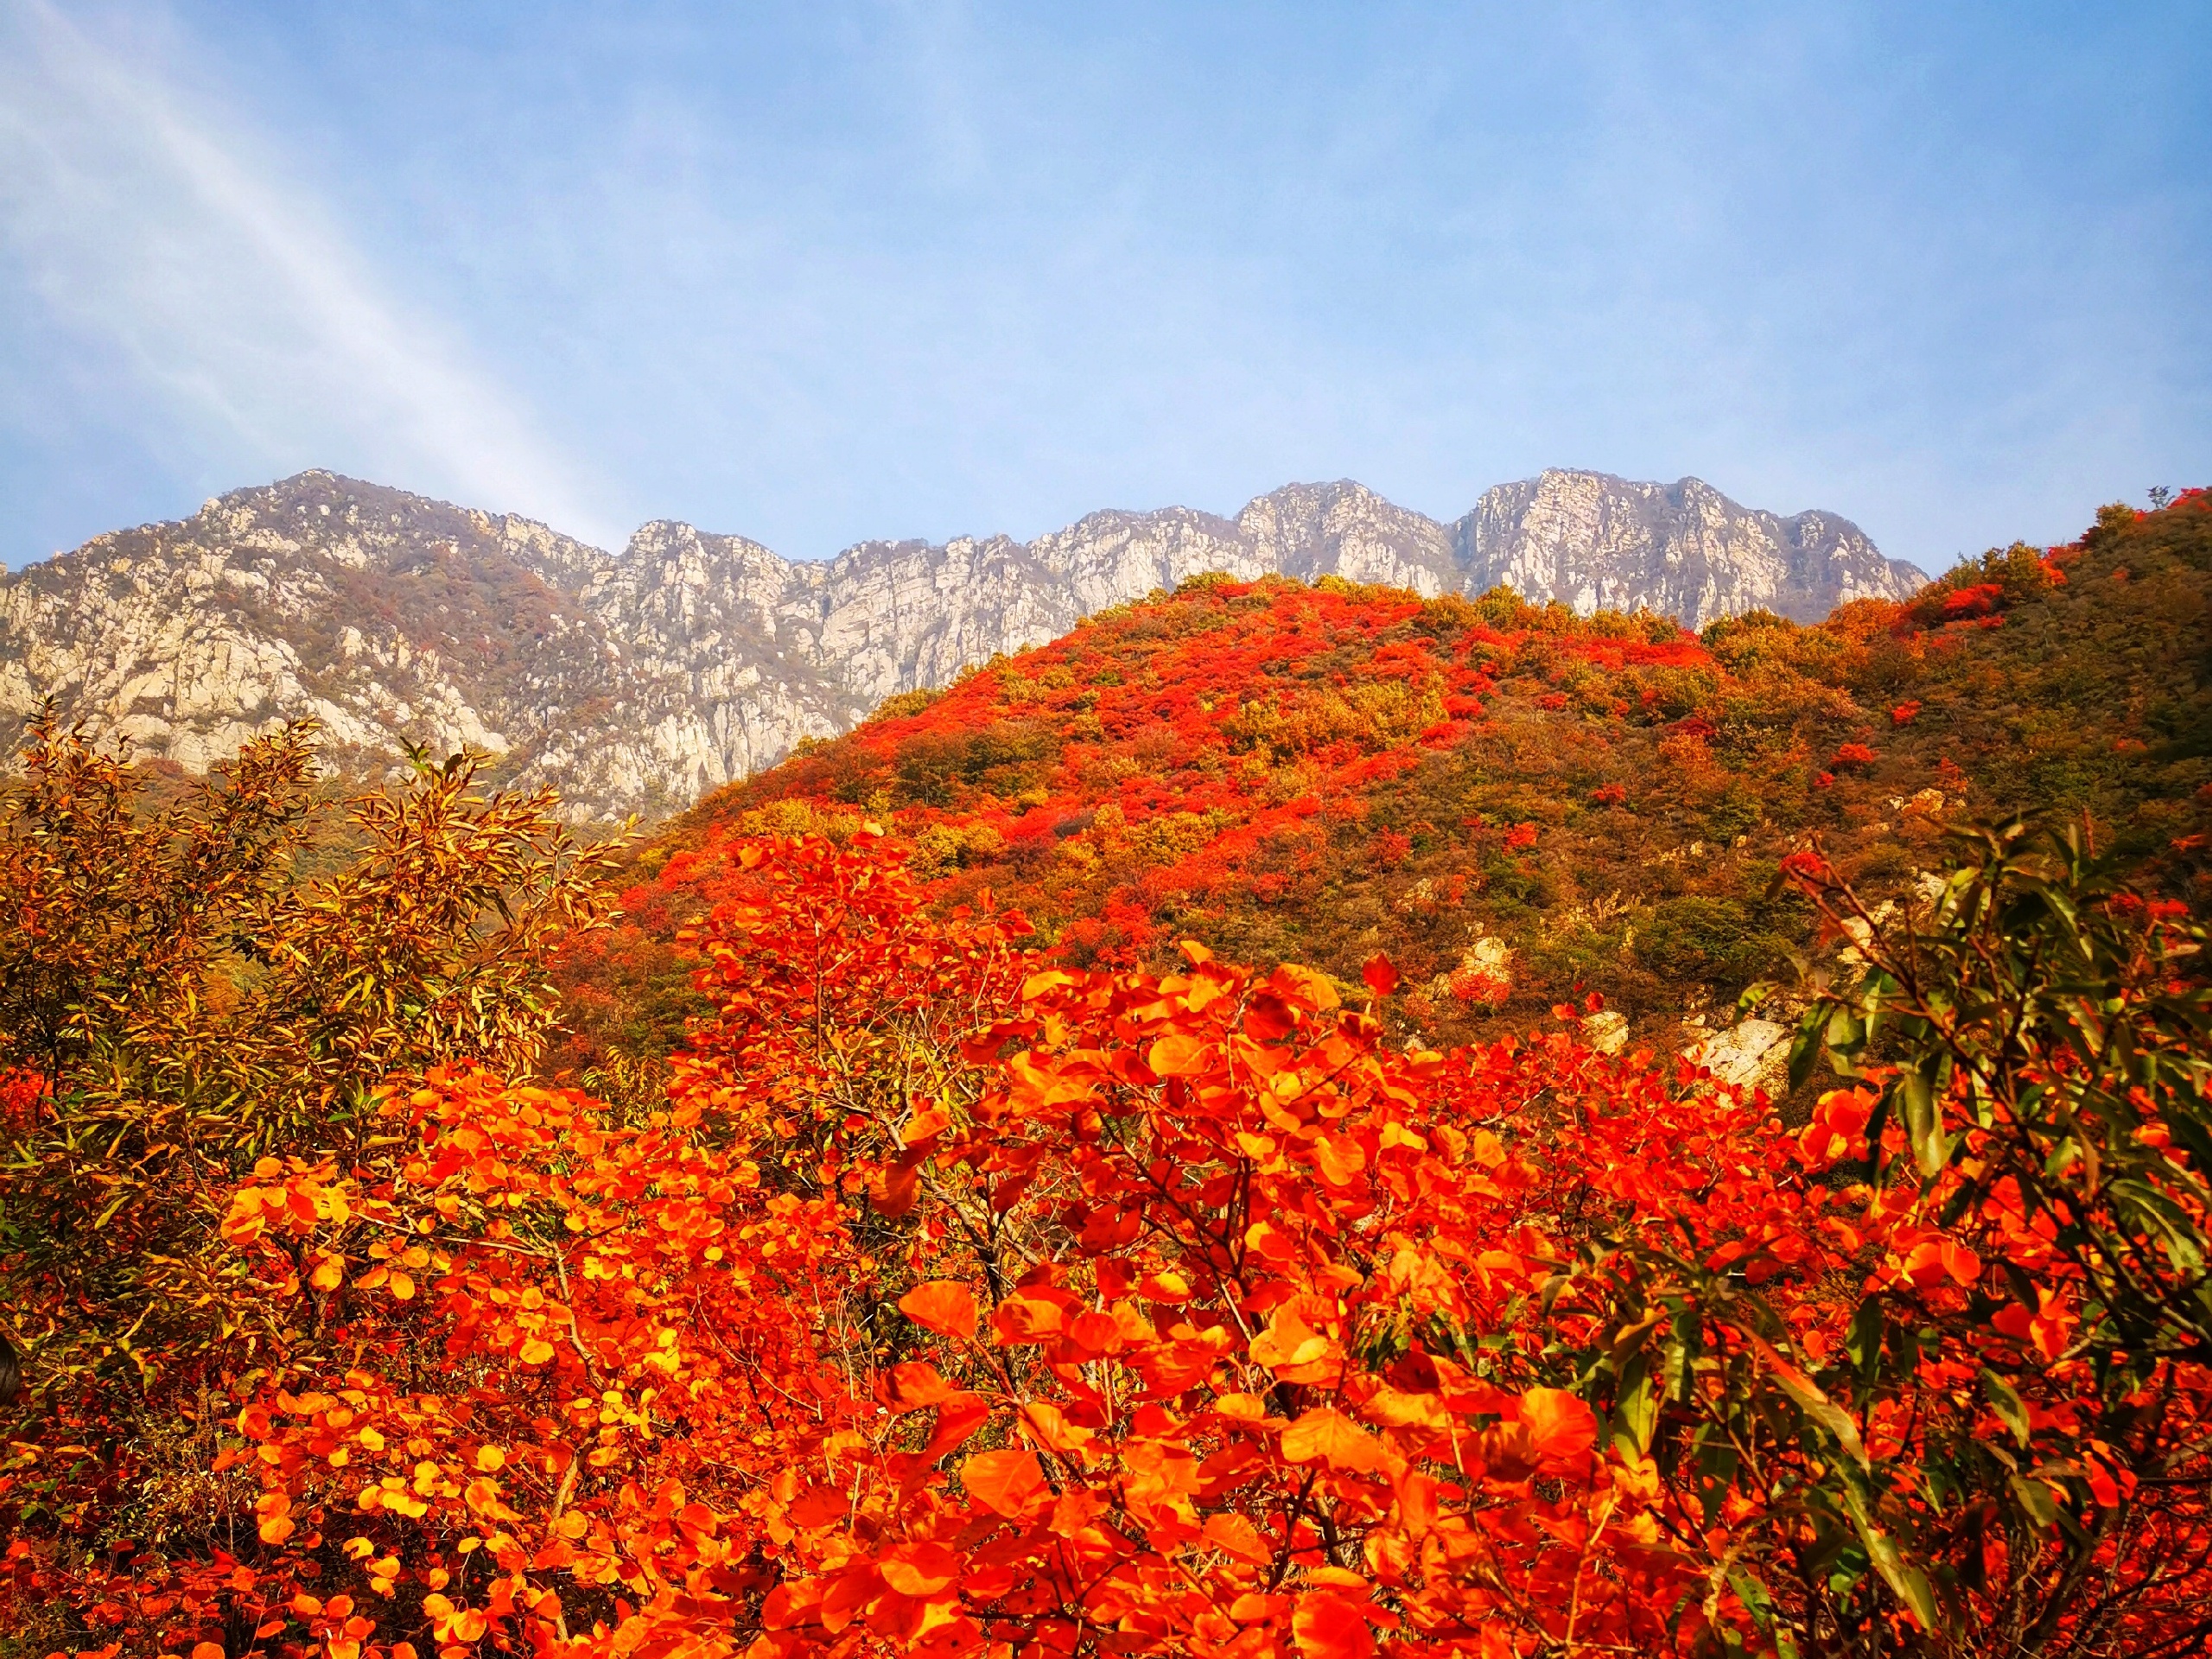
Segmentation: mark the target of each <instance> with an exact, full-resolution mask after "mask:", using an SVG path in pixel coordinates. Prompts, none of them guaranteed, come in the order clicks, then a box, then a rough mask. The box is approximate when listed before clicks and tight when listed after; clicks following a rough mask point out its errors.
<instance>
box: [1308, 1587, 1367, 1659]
mask: <svg viewBox="0 0 2212 1659" xmlns="http://www.w3.org/2000/svg"><path fill="white" fill-rule="evenodd" d="M1290 1633H1291V1635H1292V1636H1293V1637H1294V1638H1295V1639H1296V1640H1297V1643H1298V1650H1299V1652H1300V1654H1302V1655H1304V1656H1305V1659H1367V1656H1369V1655H1370V1654H1371V1653H1373V1652H1374V1651H1375V1632H1374V1631H1372V1630H1369V1629H1368V1628H1367V1620H1366V1618H1364V1617H1363V1615H1362V1614H1361V1612H1360V1610H1359V1606H1358V1604H1357V1603H1356V1602H1351V1601H1347V1600H1345V1599H1344V1598H1343V1597H1342V1596H1338V1595H1332V1594H1330V1593H1329V1592H1326V1591H1312V1592H1307V1593H1306V1594H1305V1595H1302V1596H1300V1598H1299V1599H1298V1608H1297V1611H1294V1612H1293V1613H1292V1614H1291V1616H1290Z"/></svg>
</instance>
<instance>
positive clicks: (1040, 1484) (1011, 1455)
mask: <svg viewBox="0 0 2212 1659" xmlns="http://www.w3.org/2000/svg"><path fill="white" fill-rule="evenodd" d="M960 1484H962V1485H963V1486H965V1487H966V1488H967V1489H968V1495H969V1497H972V1498H974V1499H975V1500H976V1502H977V1503H981V1504H982V1505H983V1506H984V1508H986V1509H988V1510H996V1511H997V1512H998V1513H999V1514H1001V1515H1003V1516H1007V1517H1008V1518H1009V1519H1011V1518H1013V1517H1014V1516H1020V1514H1021V1513H1022V1511H1023V1510H1027V1508H1028V1507H1029V1505H1030V1503H1032V1502H1033V1501H1034V1500H1035V1498H1036V1497H1038V1495H1039V1493H1041V1492H1042V1491H1044V1490H1045V1471H1044V1468H1043V1466H1042V1465H1039V1463H1038V1461H1037V1454H1036V1453H1035V1452H1026V1451H1018V1450H1012V1449H1009V1450H1007V1451H1003V1452H977V1453H976V1455H975V1456H974V1457H972V1458H970V1459H968V1461H967V1462H965V1463H963V1464H962V1465H960Z"/></svg>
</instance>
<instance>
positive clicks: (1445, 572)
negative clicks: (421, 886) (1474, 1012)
mask: <svg viewBox="0 0 2212 1659" xmlns="http://www.w3.org/2000/svg"><path fill="white" fill-rule="evenodd" d="M1211 571H1218V572H1222V573H1224V574H1226V575H1230V576H1232V577H1234V578H1236V579H1237V580H1239V581H1244V582H1250V581H1255V580H1257V579H1259V578H1261V577H1262V576H1266V575H1278V574H1279V575H1290V576H1294V577H1299V578H1301V579H1305V580H1308V581H1310V580H1313V579H1314V578H1318V577H1319V576H1323V575H1335V576H1338V577H1341V578H1344V579H1345V580H1348V581H1351V582H1362V583H1372V584H1378V585H1386V586H1390V587H1395V588H1406V589H1408V590H1410V591H1411V592H1413V593H1414V594H1417V595H1420V596H1422V597H1424V598H1427V597H1434V596H1436V595H1440V594H1469V595H1473V594H1481V593H1483V592H1484V591H1485V590H1487V589H1489V588H1493V587H1496V586H1499V585H1504V586H1507V587H1510V588H1513V589H1515V590H1516V591H1517V592H1519V593H1520V594H1523V595H1525V596H1527V597H1529V598H1531V599H1534V600H1536V601H1561V602H1563V603H1565V604H1567V606H1569V607H1572V608H1573V609H1574V610H1575V611H1577V612H1580V613H1590V612H1592V611H1594V610H1597V609H1599V608H1611V609H1619V610H1636V609H1640V608H1641V609H1649V610H1653V611H1657V612H1661V613H1666V614H1669V615H1673V616H1678V617H1680V618H1681V619H1682V620H1685V621H1686V622H1688V624H1689V625H1690V626H1694V627H1696V626H1703V625H1705V624H1706V623H1707V622H1710V621H1712V620H1714V619H1715V618H1718V617H1722V616H1727V615H1735V614H1740V613H1746V612H1749V611H1752V610H1756V609H1764V610H1768V611H1771V612H1774V613H1778V614H1781V615H1784V616H1790V617H1796V618H1798V619H1800V620H1808V621H1810V620H1818V619H1819V618H1821V617H1822V616H1824V615H1826V614H1827V613H1828V611H1829V610H1830V609H1831V608H1833V607H1834V606H1835V605H1837V604H1838V603H1840V602H1842V601H1848V600H1851V599H1854V598H1860V597H1870V596H1871V597H1880V598H1891V599H1897V598H1902V597H1904V595H1905V594H1908V593H1910V591H1911V590H1912V588H1914V587H1915V586H1916V584H1917V582H1918V581H1919V573H1918V572H1916V571H1915V570H1913V569H1911V568H1910V566H1906V565H1903V564H1899V563H1896V562H1894V561H1891V560H1889V559H1885V558H1884V557H1883V556H1881V554H1880V553H1879V552H1878V550H1876V549H1875V548H1874V546H1873V544H1872V543H1870V542H1869V541H1868V540H1867V539H1866V537H1865V536H1864V535H1862V534H1861V533H1860V532H1859V531H1858V529H1857V528H1856V527H1855V526H1853V525H1852V524H1849V523H1848V522H1847V521H1846V520H1844V519H1841V518H1837V517H1835V516H1834V515H1833V514H1829V513H1825V512H1806V513H1801V514H1798V515H1797V516H1796V517H1794V518H1778V517H1777V516H1776V515H1774V514H1772V513H1767V512H1753V511H1751V510H1748V509H1746V508H1744V507H1741V506H1738V505H1736V504H1735V503H1734V502H1732V501H1731V500H1729V499H1727V498H1726V497H1725V496H1723V495H1721V494H1720V493H1719V492H1717V491H1715V490H1713V488H1711V487H1710V486H1707V485H1705V484H1702V483H1700V482H1699V481H1698V480H1694V479H1685V480H1681V481H1680V482H1679V483H1675V484H1673V485H1666V486H1662V485H1657V484H1639V483H1630V482H1626V481H1624V480H1619V479H1616V478H1610V477H1607V476H1605V475H1603V474H1593V473H1574V472H1548V473H1546V474H1543V475H1542V476H1541V477H1540V478H1536V479H1532V480H1527V481H1525V482H1522V483H1517V484H1509V485H1503V486H1499V487H1498V488H1497V489H1493V490H1491V491H1490V492H1489V493H1487V494H1485V495H1484V497H1483V498H1482V500H1481V501H1480V503H1479V504H1478V505H1477V506H1476V507H1475V509H1474V510H1473V511H1472V512H1469V513H1468V514H1467V515H1466V516H1465V517H1464V518H1460V519H1459V520H1457V521H1456V522H1454V523H1452V524H1440V523H1439V522H1437V521H1435V520H1433V519H1430V518H1424V517H1422V516H1421V514H1419V513H1414V512H1407V511H1405V510H1404V509H1402V508H1400V507H1396V506H1394V505H1391V504H1390V503H1389V502H1388V501H1385V500H1383V499H1382V498H1381V497H1379V496H1377V495H1376V494H1374V493H1372V492H1370V491H1368V490H1366V489H1363V488H1362V487H1361V486H1358V485H1357V484H1351V483H1339V484H1330V485H1320V486H1310V485H1296V486H1290V487H1287V488H1285V489H1281V490H1278V491H1276V492H1274V493H1273V494H1270V495H1264V496H1262V497H1260V498H1258V499H1255V500H1254V501H1253V502H1251V503H1250V504H1249V505H1247V506H1246V507H1245V508H1244V509H1243V511H1242V512H1239V513H1238V514H1237V516H1236V518H1234V519H1229V518H1217V517H1215V516H1213V515H1211V514H1209V513H1204V512H1192V511H1189V510H1187V509H1183V508H1171V509H1168V510H1166V511H1164V512H1143V513H1135V512H1099V513H1094V514H1092V515H1090V517H1089V518H1084V520H1082V521H1081V522H1080V523H1078V524H1075V525H1073V526H1071V527H1070V528H1068V529H1066V530H1063V531H1055V532H1053V533H1052V534H1050V535H1046V536H1043V537H1039V538H1038V539H1036V540H1035V541H1033V542H1028V543H1018V542H1015V541H1013V540H1011V539H1009V538H1008V537H1003V536H999V537H987V538H982V539H974V538H967V537H963V538H958V539H956V540H953V541H951V542H949V543H944V544H942V545H931V544H929V543H922V542H914V541H909V542H896V543H893V542H869V543H862V544H861V545H860V546H857V547H854V548H850V549H849V550H846V551H845V552H843V553H842V554H840V555H839V556H837V557H836V558H835V559H833V560H830V561H829V562H827V563H803V562H794V561H790V560H785V559H783V558H780V557H779V556H776V555H775V554H773V553H772V552H770V551H769V550H767V549H766V548H765V547H762V546H760V545H759V544H758V543H753V542H749V541H747V540H744V539H743V538H741V537H734V536H715V535H708V534H704V533H702V532H701V531H697V530H695V529H693V528H692V527H691V526H690V525H689V524H673V523H667V522H657V523H653V524H647V525H645V527H644V528H643V529H641V530H640V531H638V533H637V534H636V535H635V536H634V537H632V538H631V541H630V544H629V546H628V548H627V549H626V550H625V551H624V552H623V553H622V554H620V556H616V555H612V554H608V553H606V552H603V551H601V550H599V549H596V548H593V547H588V546H585V545H584V544H582V543H579V542H576V541H574V540H571V539H570V538H569V537H563V536H561V535H558V534H556V532H554V531H550V530H549V529H547V528H546V527H545V526H544V525H543V524H534V523H531V522H530V521H528V520H525V519H521V518H512V517H508V516H504V515H499V514H492V513H485V512H476V511H473V510H471V509H467V508H464V507H457V506H450V505H446V504H443V503H441V502H435V501H429V500H425V499H423V498H421V497H419V496H413V495H409V494H406V493H403V492H400V491H397V490H391V489H385V488H382V487H379V486H375V485H371V484H363V483H359V482H357V481H355V480H350V479H344V478H340V477H337V476H334V475H333V474H328V473H321V472H314V473H303V474H300V475H299V476H297V477H296V478H291V479H288V480H284V481H283V482H282V483H279V484H275V485H271V486H268V487H266V488H261V489H251V490H240V491H237V492H234V493H232V494H229V495H226V496H224V497H221V498H220V499H216V500H213V501H210V502H209V503H208V504H207V505H206V506H205V507H204V508H202V509H201V511H200V512H199V513H198V514H197V515H196V516H195V517H194V518H190V519H187V520H184V521H182V522H181V523H175V524H152V525H146V526H143V527H141V528H139V529H136V530H129V531H118V532H115V533H113V534H111V535H106V536H102V537H97V538H95V539H94V540H92V541H91V542H88V543H86V544H85V545H84V546H83V547H80V548H79V549H77V550H75V551H73V552H70V553H67V554H63V555H60V556H57V557H55V558H54V559H52V560H49V561H47V562H45V563H40V564H35V565H32V566H30V567H29V568H27V569H23V570H22V571H20V572H17V573H16V574H14V575H8V576H5V577H0V715H6V716H9V717H11V718H20V717H22V715H27V714H29V712H30V711H31V710H32V709H35V708H36V707H37V706H38V704H39V703H40V702H41V700H42V699H44V698H47V697H49V696H50V697H54V698H56V699H58V701H59V703H60V713H61V715H62V716H63V718H64V719H65V720H66V721H80V720H81V721H85V722H86V723H87V724H88V725H89V726H90V728H92V731H93V732H95V733H96V734H100V735H103V736H113V737H118V738H122V739H126V740H128V741H130V744H131V745H132V746H133V748H134V750H135V752H136V753H138V754H140V755H141V756H143V757H144V758H147V759H150V760H166V761H168V762H171V763H173V764H175V765H176V766H181V767H182V768H184V769H185V770H187V771H189V772H200V771H204V770H206V768H207V766H209V765H210V764H211V763H212V762H213V761H216V760H220V759H222V758H224V757H226V756H227V755H230V754H232V753H236V751H237V750H238V747H239V746H240V744H242V743H243V742H245V741H246V740H247V739H248V738H249V737H251V735H253V734H257V733H260V732H264V731H268V730H270V729H272V728H275V727H277V726H278V725H280V724H282V723H283V721H286V720H289V719H296V718H299V717H301V716H303V715H313V716H315V717H316V718H318V719H320V720H321V721H322V723H323V727H324V729H325V733H326V740H327V759H328V760H329V761H330V762H332V763H333V764H334V765H335V766H337V767H338V768H339V769H340V771H341V772H346V773H348V774H350V775H352V776H354V777H358V778H363V779H375V778H377V777H378V776H379V775H381V774H382V773H383V772H385V771H386V770H387V769H389V768H391V767H392V766H394V765H396V764H397V763H398V762H399V761H400V760H401V759H402V756H403V753H404V745H405V744H406V743H408V742H410V741H413V742H418V743H421V744H423V745H425V746H426V747H429V748H430V749H432V750H434V751H440V752H442V751H445V750H449V749H453V748H457V747H462V746H464V745H465V746H470V747H477V748H480V749H485V750H488V751H491V752H493V753H496V754H498V755H499V756H501V757H503V760H502V762H501V766H500V771H501V772H503V773H504V775H505V776H506V777H509V778H511V779H514V780H515V781H517V782H519V783H524V784H541V783H542V784H549V785H552V786H553V787H554V788H556V789H557V790H558V791H560V794H561V796H562V798H563V800H564V801H565V802H567V803H568V806H569V810H570V812H571V813H572V814H573V815H574V816H575V817H578V818H579V819H586V820H588V819H593V818H601V817H620V816H623V815H626V814H628V813H632V812H636V813H641V814H644V815H645V816H646V817H655V816H658V815H660V814H662V813H664V812H667V811H669V810H674V809H677V808H681V807H683V806H686V805H688V804H690V803H691V802H693V801H694V800H696V799H697V798H699V797H700V796H701V795H702V794H704V793H705V792H706V791H709V790H712V789H714V788H715V787H717V786H719V785H723V784H726V783H728V782H730V781H732V780H734V779H743V778H746V777H747V776H749V775H751V774H753V773H754V772H759V771H760V770H762V769H764V768H766V767H768V766H772V765H773V764H774V763H775V762H777V761H778V760H781V759H782V758H783V757H784V756H785V755H786V754H788V753H790V752H791V750H792V748H793V747H795V746H797V745H798V743H799V742H801V741H803V740H804V739H808V738H824V737H829V736H834V735H836V734H839V733H842V732H844V731H847V730H849V729H850V728H852V727H853V725H854V724H855V722H857V721H860V720H861V718H863V717H864V716H865V715H867V714H868V711H870V710H871V709H874V708H875V707H877V706H878V705H879V704H880V703H881V702H883V700H884V699H885V698H887V697H890V696H896V695H898V694H900V693H904V692H910V691H914V690H921V689H925V688H930V687H937V686H943V685H944V684H947V683H950V681H951V680H952V679H953V678H954V677H955V676H956V675H957V674H958V673H959V672H960V671H961V670H962V669H963V668H965V667H968V666H971V665H973V664H980V663H983V662H987V661H988V660H989V659H990V658H993V657H995V656H997V655H1000V654H1001V653H1007V652H1020V651H1022V650H1026V649H1028V648H1030V647H1033V646H1036V645H1042V644H1044V643H1045V642H1046V641H1048V640H1051V639H1056V638H1058V637H1059V636H1060V635H1062V634H1064V633H1065V632H1068V630H1069V629H1070V628H1071V627H1072V626H1074V625H1075V623H1076V622H1077V620H1078V619H1080V618H1082V617H1084V616H1087V615H1090V614H1092V613H1096V612H1099V611H1102V610H1105V609H1108V608H1109V607H1114V606H1117V605H1122V604H1127V603H1128V602H1130V601H1135V600H1139V599H1141V598H1143V597H1144V596H1145V595H1146V594H1149V593H1151V592H1154V590H1172V589H1173V588H1177V587H1178V586H1179V585H1180V584H1181V583H1183V582H1186V581H1188V580H1189V579H1190V578H1192V577H1193V576H1196V575H1201V574H1204V573H1206V572H1211Z"/></svg>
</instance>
